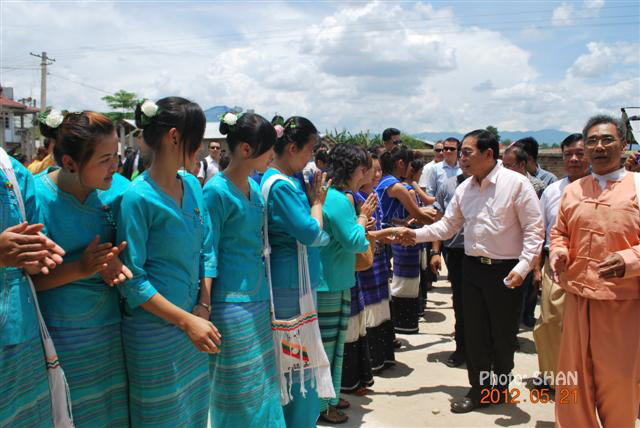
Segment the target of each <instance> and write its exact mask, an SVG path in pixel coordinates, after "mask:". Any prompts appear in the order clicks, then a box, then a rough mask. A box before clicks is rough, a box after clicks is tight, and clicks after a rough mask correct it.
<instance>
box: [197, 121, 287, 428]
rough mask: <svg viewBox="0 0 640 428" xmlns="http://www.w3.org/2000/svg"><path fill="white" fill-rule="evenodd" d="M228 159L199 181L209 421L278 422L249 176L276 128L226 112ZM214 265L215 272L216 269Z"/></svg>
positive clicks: (219, 426) (258, 219)
mask: <svg viewBox="0 0 640 428" xmlns="http://www.w3.org/2000/svg"><path fill="white" fill-rule="evenodd" d="M220 132H221V133H222V134H223V135H226V136H227V145H228V146H229V151H230V152H231V163H230V164H229V166H228V167H227V168H226V169H225V170H224V171H223V172H220V173H218V174H216V175H215V176H214V177H213V178H212V179H211V180H209V181H208V182H207V184H206V185H205V186H204V199H205V202H206V205H207V208H208V209H209V210H210V212H211V223H212V226H213V254H215V255H217V266H216V259H215V258H212V259H211V260H212V263H208V264H207V275H211V276H216V278H215V280H214V283H213V285H212V289H211V290H212V292H211V321H212V322H214V323H215V325H216V326H218V328H219V329H220V333H221V335H222V344H221V346H220V353H219V354H217V355H213V356H211V358H210V364H209V377H210V379H211V426H212V427H214V428H226V427H246V428H249V427H265V428H271V427H284V426H285V421H284V416H283V413H282V406H281V405H280V385H279V379H280V378H279V376H278V373H277V371H276V360H275V354H274V346H273V337H272V334H271V316H270V306H269V287H268V283H267V276H266V269H265V265H264V261H263V256H262V255H263V239H262V223H263V220H264V217H263V216H264V204H263V200H262V194H261V192H260V186H259V185H258V184H257V183H256V182H255V181H253V179H252V178H250V177H249V174H251V171H253V170H257V171H258V172H261V173H263V172H264V171H265V170H266V169H267V166H268V165H269V163H270V162H271V159H272V158H273V146H274V144H275V142H276V131H275V129H274V128H273V126H272V125H271V124H270V123H269V122H268V121H267V120H265V119H264V118H263V117H262V116H259V115H257V114H253V113H245V114H242V115H240V116H238V115H236V114H234V113H227V114H226V115H225V116H224V117H223V120H222V122H221V123H220ZM216 270H217V272H216Z"/></svg>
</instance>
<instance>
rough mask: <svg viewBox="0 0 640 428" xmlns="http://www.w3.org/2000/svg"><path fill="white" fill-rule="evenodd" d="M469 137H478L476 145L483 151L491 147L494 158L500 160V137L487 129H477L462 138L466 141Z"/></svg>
mask: <svg viewBox="0 0 640 428" xmlns="http://www.w3.org/2000/svg"><path fill="white" fill-rule="evenodd" d="M468 137H473V138H475V139H476V147H477V148H478V150H480V151H481V152H484V151H486V150H487V149H491V150H492V151H493V159H495V160H498V158H499V157H500V145H499V144H498V138H496V135H495V134H494V133H492V132H489V131H487V130H486V129H476V130H475V131H471V132H469V133H467V134H466V135H465V136H464V137H463V138H462V140H463V141H464V140H465V139H467V138H468Z"/></svg>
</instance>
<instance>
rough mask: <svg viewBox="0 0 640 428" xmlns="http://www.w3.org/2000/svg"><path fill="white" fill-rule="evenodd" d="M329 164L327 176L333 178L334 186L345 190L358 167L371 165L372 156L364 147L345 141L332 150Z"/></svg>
mask: <svg viewBox="0 0 640 428" xmlns="http://www.w3.org/2000/svg"><path fill="white" fill-rule="evenodd" d="M328 165H329V166H328V168H327V177H328V178H331V179H332V180H333V187H335V188H336V189H340V190H345V189H346V188H347V183H348V182H349V180H350V179H351V177H352V176H353V173H354V172H355V170H356V168H358V167H359V166H365V167H368V168H370V167H371V158H370V157H369V155H368V154H367V152H366V151H365V150H364V149H363V148H362V147H360V146H356V145H355V144H348V143H344V144H338V145H337V146H335V147H334V148H333V149H332V150H331V152H330V153H329V162H328Z"/></svg>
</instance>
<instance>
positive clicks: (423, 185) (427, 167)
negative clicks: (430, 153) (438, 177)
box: [418, 160, 436, 190]
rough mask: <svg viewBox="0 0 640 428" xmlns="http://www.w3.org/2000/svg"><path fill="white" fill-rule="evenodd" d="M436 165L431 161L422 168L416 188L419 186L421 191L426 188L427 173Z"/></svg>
mask: <svg viewBox="0 0 640 428" xmlns="http://www.w3.org/2000/svg"><path fill="white" fill-rule="evenodd" d="M435 164H436V161H435V160H432V161H431V162H429V163H428V164H426V165H425V166H424V168H422V174H420V180H419V181H418V186H420V187H421V188H422V189H423V190H424V189H426V188H427V183H428V182H429V171H431V168H432V167H433V166H434V165H435Z"/></svg>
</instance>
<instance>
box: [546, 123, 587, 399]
mask: <svg viewBox="0 0 640 428" xmlns="http://www.w3.org/2000/svg"><path fill="white" fill-rule="evenodd" d="M560 148H561V150H562V163H563V165H564V170H565V172H566V173H567V176H566V177H565V178H563V179H562V180H558V181H555V182H553V183H551V184H550V185H549V187H547V188H546V189H545V191H544V193H543V194H542V198H541V199H540V206H541V208H542V219H543V220H544V226H545V232H546V233H545V241H544V248H543V250H542V254H541V257H540V264H541V265H543V266H544V267H543V268H542V275H541V276H542V278H536V276H538V275H539V274H537V270H536V272H535V273H534V281H533V286H534V288H537V287H538V286H539V284H540V281H541V283H542V294H541V296H540V316H539V317H538V320H537V321H536V325H535V327H534V329H533V339H534V340H535V342H536V351H537V352H538V367H539V368H540V374H541V378H542V380H543V381H544V382H545V384H546V386H549V387H552V388H553V387H555V373H556V367H557V366H558V355H559V353H560V340H561V339H562V314H563V313H564V298H565V292H564V289H563V288H562V287H560V284H558V283H557V282H555V281H554V280H553V272H552V271H551V267H550V266H549V244H550V242H551V228H552V227H553V225H554V224H555V222H556V216H557V215H558V209H560V199H561V197H562V192H563V191H564V188H565V187H567V185H568V184H569V183H571V182H573V181H576V180H578V179H579V178H582V177H585V176H587V175H589V159H588V158H587V157H586V156H585V152H584V141H583V139H582V134H571V135H569V136H568V137H567V138H565V139H564V141H562V144H560Z"/></svg>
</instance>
